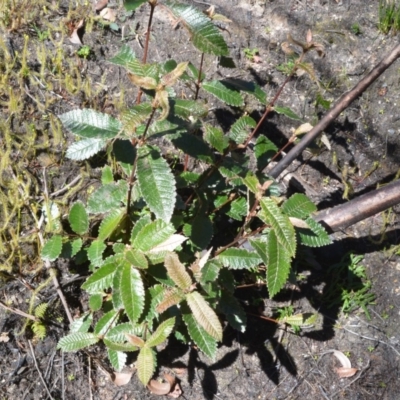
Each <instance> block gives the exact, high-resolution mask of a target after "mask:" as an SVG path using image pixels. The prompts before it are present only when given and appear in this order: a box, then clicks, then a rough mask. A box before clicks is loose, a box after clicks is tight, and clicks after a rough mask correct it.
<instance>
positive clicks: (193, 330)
mask: <svg viewBox="0 0 400 400" xmlns="http://www.w3.org/2000/svg"><path fill="white" fill-rule="evenodd" d="M182 318H183V320H184V322H185V324H186V327H187V329H188V332H189V335H190V337H191V338H192V339H193V341H194V342H195V343H196V345H197V346H198V347H199V349H200V350H201V351H202V352H203V353H204V354H206V355H207V356H208V357H210V358H211V359H212V360H214V359H215V356H216V354H217V341H216V340H215V339H214V338H213V337H212V336H211V335H210V334H208V333H207V332H206V331H205V330H204V329H203V328H202V327H201V326H200V325H199V324H198V323H197V321H196V320H195V319H194V317H193V315H191V314H183V315H182Z"/></svg>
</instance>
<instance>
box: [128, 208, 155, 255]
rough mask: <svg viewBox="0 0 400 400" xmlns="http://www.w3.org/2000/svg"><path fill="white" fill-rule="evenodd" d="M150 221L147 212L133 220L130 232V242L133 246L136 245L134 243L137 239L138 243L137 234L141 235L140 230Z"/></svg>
mask: <svg viewBox="0 0 400 400" xmlns="http://www.w3.org/2000/svg"><path fill="white" fill-rule="evenodd" d="M150 223H151V217H150V215H148V214H146V215H143V216H142V217H140V218H139V219H138V220H137V221H136V222H135V225H134V226H133V228H132V232H131V244H132V246H133V247H136V246H135V245H134V243H136V241H137V240H138V241H139V243H140V237H139V236H140V235H141V231H142V229H143V228H144V227H145V226H146V225H149V224H150Z"/></svg>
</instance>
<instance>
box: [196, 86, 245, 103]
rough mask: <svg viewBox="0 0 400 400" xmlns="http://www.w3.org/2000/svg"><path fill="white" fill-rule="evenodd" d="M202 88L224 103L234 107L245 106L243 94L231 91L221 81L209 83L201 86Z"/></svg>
mask: <svg viewBox="0 0 400 400" xmlns="http://www.w3.org/2000/svg"><path fill="white" fill-rule="evenodd" d="M201 87H202V88H203V89H204V90H205V91H206V92H208V93H210V94H212V95H214V96H215V97H217V98H218V99H220V100H221V101H223V102H224V103H226V104H228V105H230V106H233V107H241V106H243V105H244V100H243V97H242V96H241V94H240V93H239V92H237V91H234V90H231V89H229V88H228V87H226V86H225V85H224V84H223V83H221V82H220V81H207V82H203V83H202V84H201Z"/></svg>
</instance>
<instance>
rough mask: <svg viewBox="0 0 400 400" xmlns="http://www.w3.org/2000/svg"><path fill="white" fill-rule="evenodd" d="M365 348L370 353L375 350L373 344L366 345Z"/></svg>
mask: <svg viewBox="0 0 400 400" xmlns="http://www.w3.org/2000/svg"><path fill="white" fill-rule="evenodd" d="M367 350H368V351H369V352H370V353H372V352H373V351H374V350H375V347H374V346H368V347H367Z"/></svg>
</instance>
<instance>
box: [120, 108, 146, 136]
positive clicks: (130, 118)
mask: <svg viewBox="0 0 400 400" xmlns="http://www.w3.org/2000/svg"><path fill="white" fill-rule="evenodd" d="M152 110H153V108H152V106H151V104H150V103H141V104H137V105H135V106H133V107H131V108H128V109H127V110H125V111H123V112H122V113H121V122H122V126H123V129H124V131H125V133H126V134H127V135H128V136H129V137H130V136H132V135H134V134H135V131H136V128H137V127H138V126H139V125H140V124H142V123H143V122H144V121H146V120H147V119H148V118H149V116H150V114H151V112H152Z"/></svg>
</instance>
